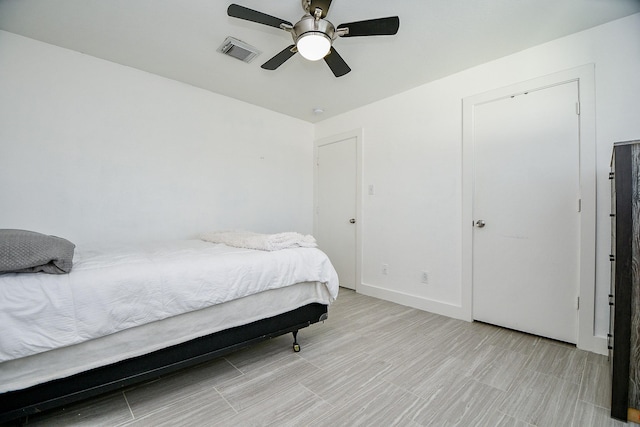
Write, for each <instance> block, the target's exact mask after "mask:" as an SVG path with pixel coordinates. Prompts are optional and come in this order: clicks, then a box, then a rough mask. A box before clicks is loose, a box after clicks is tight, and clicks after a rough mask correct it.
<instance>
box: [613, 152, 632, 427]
mask: <svg viewBox="0 0 640 427" xmlns="http://www.w3.org/2000/svg"><path fill="white" fill-rule="evenodd" d="M630 157H631V147H630V146H629V145H620V146H616V147H614V165H613V166H614V171H615V178H614V179H615V192H616V212H615V215H616V216H615V219H616V221H615V224H616V225H615V236H616V243H615V254H614V256H615V263H616V268H615V273H614V276H615V277H614V283H615V303H614V317H615V322H614V323H615V331H614V334H613V373H612V390H611V416H613V417H614V418H618V419H621V420H625V421H626V419H627V408H628V401H629V355H630V341H631V279H632V278H631V242H632V240H631V228H632V224H633V222H632V212H631V162H630Z"/></svg>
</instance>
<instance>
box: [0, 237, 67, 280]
mask: <svg viewBox="0 0 640 427" xmlns="http://www.w3.org/2000/svg"><path fill="white" fill-rule="evenodd" d="M75 247H76V245H74V244H73V243H71V242H70V241H68V240H66V239H63V238H61V237H56V236H47V235H45V234H40V233H36V232H33V231H26V230H7V229H5V230H0V274H2V273H37V272H43V273H50V274H64V273H68V272H69V271H71V267H72V266H73V251H74V249H75Z"/></svg>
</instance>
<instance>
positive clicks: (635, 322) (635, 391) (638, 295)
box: [629, 144, 640, 409]
mask: <svg viewBox="0 0 640 427" xmlns="http://www.w3.org/2000/svg"><path fill="white" fill-rule="evenodd" d="M630 148H631V155H630V164H631V177H630V182H631V193H630V194H629V196H630V197H629V199H630V204H631V207H630V209H631V220H632V225H631V230H629V231H630V233H629V234H630V238H631V248H630V249H631V259H630V263H631V265H630V275H631V283H630V286H631V343H630V344H631V349H630V352H629V408H634V409H640V282H639V280H640V277H639V276H638V261H639V256H640V254H639V250H640V220H639V218H640V194H638V192H639V191H640V182H639V180H640V173H639V171H638V167H640V146H639V145H638V144H634V145H631V146H630Z"/></svg>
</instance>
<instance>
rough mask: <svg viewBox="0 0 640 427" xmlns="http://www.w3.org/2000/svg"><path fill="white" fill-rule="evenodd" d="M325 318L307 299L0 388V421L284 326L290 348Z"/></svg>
mask: <svg viewBox="0 0 640 427" xmlns="http://www.w3.org/2000/svg"><path fill="white" fill-rule="evenodd" d="M326 319H327V306H326V305H323V304H319V303H313V304H308V305H305V306H302V307H299V308H297V309H295V310H292V311H289V312H286V313H283V314H280V315H278V316H274V317H270V318H267V319H262V320H259V321H256V322H253V323H249V324H246V325H242V326H237V327H235V328H231V329H226V330H223V331H220V332H216V333H214V334H211V335H207V336H204V337H201V338H196V339H193V340H191V341H187V342H185V343H182V344H178V345H174V346H171V347H167V348H164V349H161V350H157V351H154V352H152V353H149V354H146V355H142V356H138V357H134V358H131V359H127V360H123V361H121V362H118V363H114V364H111V365H107V366H103V367H99V368H95V369H91V370H89V371H86V372H81V373H79V374H76V375H72V376H70V377H67V378H62V379H58V380H53V381H49V382H47V383H44V384H38V385H35V386H32V387H29V388H26V389H23V390H17V391H11V392H7V393H3V394H0V422H6V421H9V420H14V419H19V418H25V417H28V416H29V415H32V414H37V413H40V412H42V411H46V410H50V409H53V408H57V407H60V406H64V405H68V404H70V403H73V402H77V401H80V400H83V399H87V398H91V397H94V396H97V395H99V394H103V393H107V392H110V391H114V390H117V389H121V388H124V387H128V386H130V385H132V384H136V383H140V382H142V381H147V380H151V379H154V378H157V377H159V376H162V375H166V374H168V373H171V372H174V371H177V370H179V369H182V368H186V367H190V366H194V365H196V364H199V363H202V362H206V361H208V360H211V359H215V358H217V357H220V356H223V355H225V354H228V353H231V352H233V351H235V350H238V349H240V348H243V347H247V346H249V345H251V344H254V343H257V342H260V341H263V340H266V339H269V338H273V337H277V336H279V335H284V334H286V333H289V332H292V333H293V341H294V342H293V350H294V351H300V346H299V345H298V343H297V333H298V330H300V329H302V328H305V327H307V326H309V325H311V324H313V323H317V322H319V321H324V320H326Z"/></svg>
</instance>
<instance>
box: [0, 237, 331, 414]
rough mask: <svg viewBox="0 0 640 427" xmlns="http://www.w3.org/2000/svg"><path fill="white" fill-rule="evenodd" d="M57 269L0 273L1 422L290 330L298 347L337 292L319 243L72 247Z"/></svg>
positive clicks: (195, 242)
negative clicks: (65, 265) (64, 265)
mask: <svg viewBox="0 0 640 427" xmlns="http://www.w3.org/2000/svg"><path fill="white" fill-rule="evenodd" d="M1 250H2V248H0V256H2V252H1ZM62 273H63V274H46V273H43V272H26V273H25V272H20V273H15V272H11V273H4V274H0V325H1V326H0V327H1V328H2V333H1V334H0V422H3V421H7V420H11V419H16V418H20V417H25V416H28V415H30V414H34V413H38V412H41V411H44V410H49V409H52V408H55V407H59V406H63V405H66V404H69V403H72V402H75V401H78V400H82V399H86V398H89V397H93V396H96V395H98V394H102V393H105V392H109V391H113V390H116V389H119V388H122V387H126V386H129V385H132V384H135V383H138V382H141V381H145V380H149V379H153V378H156V377H158V376H161V375H164V374H167V373H169V372H173V371H175V370H178V369H182V368H185V367H188V366H193V365H195V364H198V363H202V362H204V361H207V360H210V359H213V358H216V357H220V356H222V355H224V354H226V353H228V352H231V351H234V350H237V349H239V348H242V347H245V346H248V345H251V344H253V343H255V342H258V341H261V340H264V339H268V338H270V337H275V336H279V335H282V334H286V333H289V332H292V333H293V348H294V351H298V350H299V346H298V344H297V340H296V336H297V332H298V330H300V329H302V328H304V327H306V326H309V325H310V324H313V323H316V322H319V321H323V320H325V319H326V318H327V312H328V306H329V304H331V302H333V301H334V300H335V298H336V297H337V293H338V278H337V275H336V272H335V269H334V268H333V266H332V265H331V263H330V261H329V259H328V258H327V256H326V255H325V254H324V253H323V252H322V251H320V250H319V249H317V248H313V247H291V248H286V249H280V250H273V251H268V250H256V249H248V248H241V247H234V246H229V245H226V244H222V243H212V242H208V241H203V240H185V241H174V242H164V243H155V244H148V245H136V246H119V247H101V248H95V247H94V248H76V249H75V252H74V254H73V267H72V268H71V269H70V271H69V272H68V273H66V272H62Z"/></svg>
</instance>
